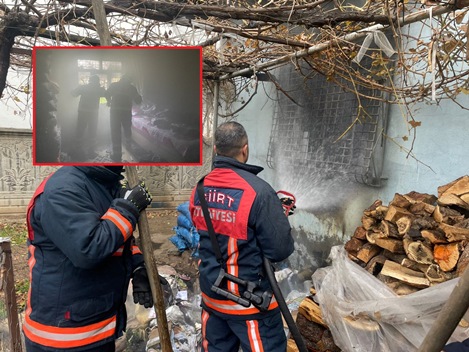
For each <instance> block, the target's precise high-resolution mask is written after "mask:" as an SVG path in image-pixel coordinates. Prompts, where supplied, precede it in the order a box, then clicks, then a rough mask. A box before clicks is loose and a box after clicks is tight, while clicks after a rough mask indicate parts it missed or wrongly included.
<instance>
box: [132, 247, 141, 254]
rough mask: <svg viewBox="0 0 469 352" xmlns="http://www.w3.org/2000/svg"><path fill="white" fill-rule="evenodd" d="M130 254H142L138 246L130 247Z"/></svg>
mask: <svg viewBox="0 0 469 352" xmlns="http://www.w3.org/2000/svg"><path fill="white" fill-rule="evenodd" d="M132 254H142V251H140V248H138V246H132Z"/></svg>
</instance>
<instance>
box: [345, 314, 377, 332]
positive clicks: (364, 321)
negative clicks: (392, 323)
mask: <svg viewBox="0 0 469 352" xmlns="http://www.w3.org/2000/svg"><path fill="white" fill-rule="evenodd" d="M343 320H344V322H345V323H346V324H348V325H350V326H352V327H353V328H354V329H357V330H361V331H378V330H379V329H380V328H379V324H378V323H377V322H376V321H374V320H371V319H370V317H368V316H365V315H364V314H359V315H354V316H352V315H347V316H345V317H343Z"/></svg>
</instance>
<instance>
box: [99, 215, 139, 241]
mask: <svg viewBox="0 0 469 352" xmlns="http://www.w3.org/2000/svg"><path fill="white" fill-rule="evenodd" d="M101 219H103V220H109V221H111V222H112V223H113V224H114V225H116V226H117V228H118V229H119V230H120V232H121V233H122V236H124V241H127V239H128V238H129V237H130V235H131V234H132V232H133V228H132V224H131V223H130V222H129V220H127V219H126V218H125V217H123V216H122V214H121V213H119V212H118V211H117V210H115V209H109V210H108V211H107V212H106V214H104V215H103V216H102V217H101Z"/></svg>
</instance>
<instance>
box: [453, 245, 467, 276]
mask: <svg viewBox="0 0 469 352" xmlns="http://www.w3.org/2000/svg"><path fill="white" fill-rule="evenodd" d="M468 264H469V245H468V244H466V246H465V247H464V249H463V251H462V253H461V255H460V256H459V260H458V264H457V265H456V276H458V277H459V276H461V275H462V273H463V272H464V270H466V268H467V265H468Z"/></svg>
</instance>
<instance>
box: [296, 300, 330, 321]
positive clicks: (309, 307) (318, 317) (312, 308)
mask: <svg viewBox="0 0 469 352" xmlns="http://www.w3.org/2000/svg"><path fill="white" fill-rule="evenodd" d="M298 314H301V315H302V316H304V317H305V318H306V319H308V320H309V321H313V322H315V323H316V324H320V325H322V326H324V327H326V328H327V327H328V326H327V324H326V323H325V322H324V320H323V319H322V313H321V308H320V307H319V305H318V304H317V303H316V302H314V300H313V299H312V298H311V297H306V298H305V299H303V301H302V302H301V303H300V306H299V307H298Z"/></svg>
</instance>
